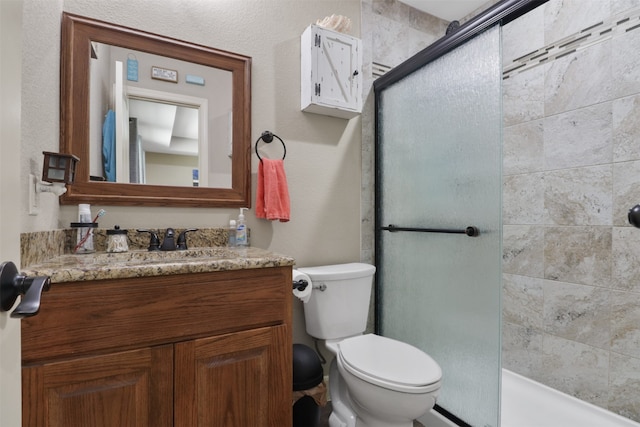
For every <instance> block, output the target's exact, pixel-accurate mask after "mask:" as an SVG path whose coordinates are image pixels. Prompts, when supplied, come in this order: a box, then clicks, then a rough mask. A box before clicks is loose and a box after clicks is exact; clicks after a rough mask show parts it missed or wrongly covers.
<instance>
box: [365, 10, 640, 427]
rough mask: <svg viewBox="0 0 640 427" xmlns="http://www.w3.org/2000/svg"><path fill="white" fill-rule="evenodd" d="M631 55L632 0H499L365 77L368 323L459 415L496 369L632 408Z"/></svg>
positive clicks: (633, 413)
mask: <svg viewBox="0 0 640 427" xmlns="http://www.w3.org/2000/svg"><path fill="white" fill-rule="evenodd" d="M538 6H540V7H538ZM500 32H502V35H501V36H500V35H499V33H500ZM500 37H501V38H502V40H500ZM496 40H497V44H496ZM639 52H640V0H549V1H548V2H543V1H515V0H514V1H502V2H500V3H498V4H496V5H495V6H493V7H492V8H490V9H488V10H487V11H485V12H483V13H482V14H480V15H479V16H478V17H476V18H474V19H472V20H470V21H469V22H467V23H466V24H465V25H463V26H462V27H461V28H460V29H459V30H458V31H457V32H454V33H453V34H450V35H447V36H446V37H444V38H443V39H441V40H440V41H438V42H436V43H435V44H434V45H432V46H430V47H428V48H427V49H425V50H424V51H422V52H420V53H419V54H417V55H416V56H414V57H413V58H411V59H410V60H408V61H406V62H405V63H403V64H401V65H400V66H398V67H396V68H394V70H392V71H391V72H390V73H388V74H385V75H384V76H383V77H381V78H379V79H378V80H377V81H376V82H375V84H374V87H375V93H376V108H377V112H376V114H377V122H376V126H377V129H376V135H377V137H376V264H377V265H378V267H379V270H378V274H377V283H376V290H377V301H376V311H377V312H376V315H377V316H376V321H377V325H376V327H377V331H378V332H379V333H381V334H383V335H388V336H391V337H397V338H399V339H402V340H404V341H407V342H409V343H412V344H414V345H416V346H418V347H420V348H422V349H423V350H425V351H426V352H427V353H429V354H431V355H432V356H433V357H434V359H435V360H436V361H437V362H439V363H440V364H441V365H442V367H443V371H444V372H443V389H442V395H441V397H440V399H439V401H438V404H439V405H440V408H438V411H440V412H441V413H445V414H447V415H448V416H449V417H450V418H452V419H455V418H457V419H458V420H457V423H458V425H465V423H466V424H467V425H473V426H480V427H485V426H497V425H498V423H499V422H500V421H499V418H500V417H499V398H498V396H499V387H500V385H499V384H500V382H499V376H500V366H501V365H502V367H503V368H506V369H509V370H511V371H514V372H517V373H519V374H522V375H525V376H527V377H529V378H531V379H533V380H535V381H537V382H540V383H542V384H545V385H547V386H550V387H553V388H556V389H558V390H560V391H562V392H565V393H568V394H570V395H572V396H575V397H577V398H579V399H582V400H584V401H586V402H589V403H592V404H594V405H597V406H599V407H602V408H605V409H608V410H610V411H612V412H615V413H617V414H619V415H622V416H623V417H626V418H629V419H632V420H635V421H640V405H639V404H638V402H639V401H640V374H639V372H640V340H638V337H640V323H638V319H640V308H639V307H640V285H638V283H640V234H639V233H638V230H637V229H635V228H633V227H630V226H629V224H628V222H627V218H626V217H627V212H628V210H629V208H631V207H632V206H634V205H635V204H637V203H638V202H640V149H638V141H639V140H640V124H639V123H640V122H639V121H638V117H640V54H639ZM499 55H502V57H503V58H502V59H500V57H499ZM496 56H497V59H496ZM496 64H497V65H496ZM495 68H497V70H495ZM490 70H491V71H490ZM494 71H495V72H496V73H497V77H496V76H495V75H494V74H493V72H494ZM496 80H497V84H495V83H496ZM481 83H482V84H481ZM485 86H487V87H489V89H486V90H487V93H485V94H484V95H482V94H481V92H480V91H482V90H485V89H484V87H485ZM500 92H502V93H500ZM487 102H488V104H487ZM492 103H493V104H492ZM487 105H488V106H487ZM491 105H493V106H491ZM485 107H486V109H487V111H484V110H485ZM500 110H502V111H500ZM500 150H502V152H500ZM484 166H486V167H487V168H486V169H484ZM501 167H502V169H501ZM469 226H474V227H476V228H477V230H478V231H479V234H478V236H475V237H470V236H468V235H466V234H455V233H434V232H430V231H434V229H435V230H439V229H442V230H444V231H457V232H461V231H463V230H465V229H466V228H467V227H469ZM424 229H430V231H426V230H424ZM404 230H406V231H404ZM471 234H473V233H471ZM501 282H502V283H501ZM501 287H502V295H500V292H501ZM501 300H502V301H501ZM500 303H501V304H502V307H500ZM501 315H502V320H501V319H500V316H501ZM501 326H502V332H500V327H501ZM501 347H502V350H501Z"/></svg>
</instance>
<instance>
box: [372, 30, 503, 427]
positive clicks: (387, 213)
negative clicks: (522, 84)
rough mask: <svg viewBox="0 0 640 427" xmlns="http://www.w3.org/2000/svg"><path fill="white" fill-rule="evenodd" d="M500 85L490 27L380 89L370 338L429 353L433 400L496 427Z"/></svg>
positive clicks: (496, 38) (495, 34)
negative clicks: (373, 331) (436, 388)
mask: <svg viewBox="0 0 640 427" xmlns="http://www.w3.org/2000/svg"><path fill="white" fill-rule="evenodd" d="M501 80H502V75H501V58H500V28H499V26H495V27H493V28H491V29H489V30H487V31H485V32H484V33H482V34H480V35H478V36H476V37H475V38H473V39H472V40H470V41H469V42H467V43H465V44H464V45H462V46H461V47H458V48H456V49H455V50H453V51H452V52H450V53H448V54H446V55H445V56H442V57H440V58H438V59H436V60H435V61H433V62H430V63H428V64H427V65H425V66H424V67H422V68H420V69H419V70H417V71H415V72H413V73H412V74H410V75H409V76H407V77H405V78H403V79H402V80H400V81H398V82H396V83H394V84H392V85H390V86H389V87H386V88H384V89H382V90H381V91H380V92H379V93H377V108H378V124H377V126H378V136H377V144H378V145H377V158H378V160H377V165H378V175H377V189H376V197H377V232H376V240H377V245H376V248H377V253H376V257H377V265H378V273H377V286H378V287H377V289H378V304H377V315H378V317H377V319H378V329H379V331H378V332H379V333H381V334H382V335H384V336H388V337H391V338H395V339H398V340H401V341H404V342H407V343H410V344H412V345H414V346H416V347H418V348H420V349H422V350H424V351H425V352H427V353H428V354H430V355H431V356H432V357H433V358H434V359H435V360H436V361H437V362H438V363H439V364H440V366H441V367H442V370H443V379H442V389H441V394H440V397H439V398H438V403H437V404H438V405H439V406H440V407H441V408H443V409H444V410H446V411H447V412H449V413H451V414H453V415H455V416H456V417H458V418H460V419H461V420H463V421H464V422H466V423H469V424H470V425H473V426H479V427H486V426H496V427H497V426H498V425H499V402H500V398H499V396H500V324H501V310H500V287H501V259H502V249H501V209H502V206H501V190H502V189H501V185H502V184H501V167H502V151H501V145H502V141H501V137H502V110H501ZM468 227H476V228H477V230H478V231H479V235H478V236H469V235H467V234H465V233H464V231H466V229H467V228H468ZM425 229H427V230H425ZM439 231H445V232H439ZM469 234H473V232H471V231H470V232H469Z"/></svg>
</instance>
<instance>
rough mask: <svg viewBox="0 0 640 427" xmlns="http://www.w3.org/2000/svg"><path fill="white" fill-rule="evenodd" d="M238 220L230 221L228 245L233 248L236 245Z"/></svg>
mask: <svg viewBox="0 0 640 427" xmlns="http://www.w3.org/2000/svg"><path fill="white" fill-rule="evenodd" d="M236 232H237V231H236V220H235V219H232V220H230V221H229V241H228V242H227V246H228V247H230V248H233V247H235V246H236Z"/></svg>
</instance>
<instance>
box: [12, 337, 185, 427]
mask: <svg viewBox="0 0 640 427" xmlns="http://www.w3.org/2000/svg"><path fill="white" fill-rule="evenodd" d="M172 371H173V346H172V345H165V346H159V347H152V348H145V349H140V350H133V351H126V352H121V353H113V354H108V355H101V356H91V357H83V358H78V359H73V360H65V361H60V362H52V363H45V364H43V365H37V366H27V367H24V368H23V369H22V383H23V384H22V387H23V394H22V395H23V403H22V407H23V408H22V409H23V410H22V413H23V421H22V425H23V426H25V427H114V426H117V427H147V426H148V427H170V426H172V425H173V373H172Z"/></svg>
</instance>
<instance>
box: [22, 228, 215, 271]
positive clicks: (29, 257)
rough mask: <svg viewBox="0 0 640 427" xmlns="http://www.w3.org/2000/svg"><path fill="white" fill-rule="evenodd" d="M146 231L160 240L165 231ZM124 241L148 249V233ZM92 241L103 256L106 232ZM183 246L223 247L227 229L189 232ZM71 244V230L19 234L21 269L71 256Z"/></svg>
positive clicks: (99, 232) (96, 234) (100, 231)
mask: <svg viewBox="0 0 640 427" xmlns="http://www.w3.org/2000/svg"><path fill="white" fill-rule="evenodd" d="M149 230H150V231H153V232H155V233H157V234H158V235H159V236H160V239H162V238H163V236H164V233H165V231H166V230H165V229H155V228H151V229H149ZM183 230H184V228H176V229H175V231H176V236H178V234H180V233H181V232H182V231H183ZM127 240H128V241H129V249H130V250H137V249H147V248H148V247H149V233H141V232H138V231H136V230H135V229H131V230H127ZM93 241H94V248H95V250H96V252H104V251H105V250H106V248H107V229H106V228H97V229H95V232H94V237H93ZM187 243H188V245H189V247H193V248H208V247H214V246H215V247H219V246H226V244H227V228H225V227H217V228H201V229H198V230H197V231H192V232H189V233H188V234H187ZM75 244H76V230H75V229H70V228H69V229H62V230H50V231H37V232H33V233H22V234H21V235H20V259H21V263H20V264H21V266H22V267H23V268H25V267H28V266H30V265H33V264H39V263H41V262H43V261H46V260H47V259H50V258H54V257H57V256H60V255H63V254H71V253H73V249H74V247H75Z"/></svg>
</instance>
